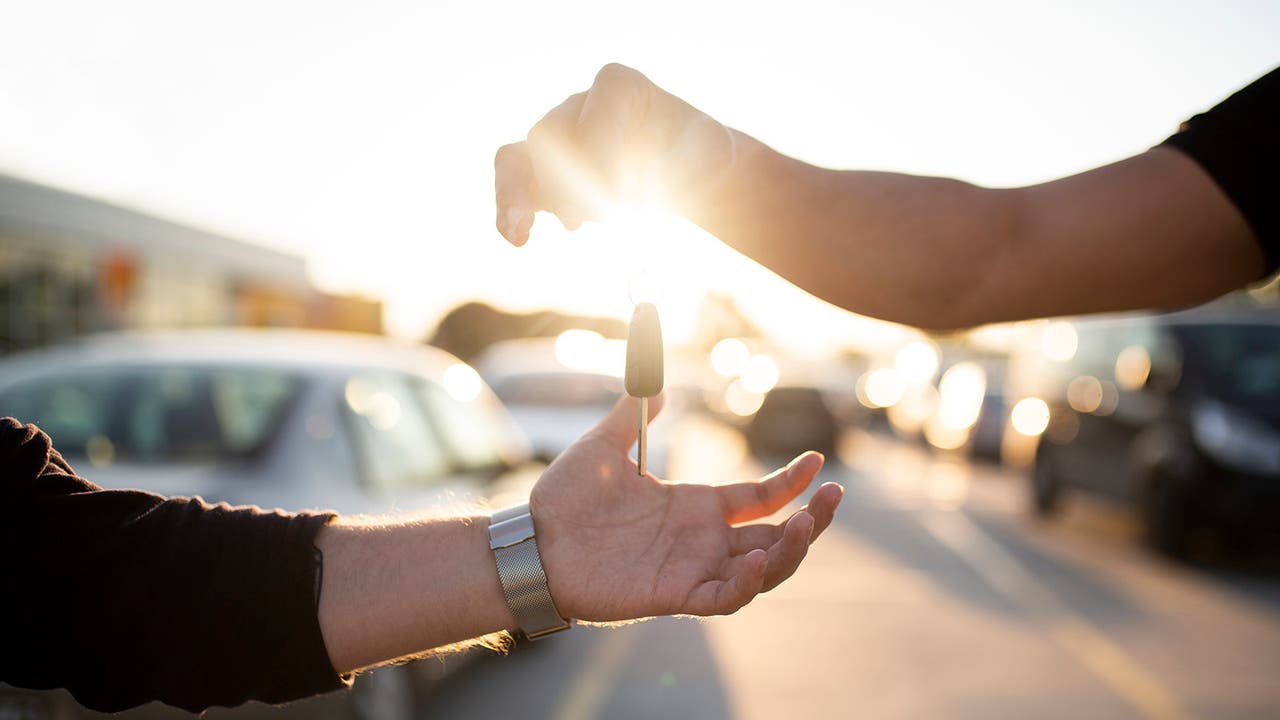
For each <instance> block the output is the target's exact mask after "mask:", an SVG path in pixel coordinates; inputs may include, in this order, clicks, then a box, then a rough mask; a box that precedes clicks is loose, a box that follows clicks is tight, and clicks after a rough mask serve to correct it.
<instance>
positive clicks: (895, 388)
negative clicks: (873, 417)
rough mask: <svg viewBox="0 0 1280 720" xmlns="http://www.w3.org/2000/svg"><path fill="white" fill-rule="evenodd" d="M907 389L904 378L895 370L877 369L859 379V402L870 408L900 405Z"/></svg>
mask: <svg viewBox="0 0 1280 720" xmlns="http://www.w3.org/2000/svg"><path fill="white" fill-rule="evenodd" d="M906 389H907V387H906V383H904V382H903V381H902V376H901V375H900V374H899V373H898V371H897V370H895V369H893V368H876V369H875V370H872V371H871V372H869V373H866V374H865V375H863V376H862V377H860V378H858V400H860V401H861V402H862V404H863V405H866V406H867V407H870V408H886V407H892V406H893V405H896V404H898V402H899V401H901V400H902V395H903V393H905V392H906Z"/></svg>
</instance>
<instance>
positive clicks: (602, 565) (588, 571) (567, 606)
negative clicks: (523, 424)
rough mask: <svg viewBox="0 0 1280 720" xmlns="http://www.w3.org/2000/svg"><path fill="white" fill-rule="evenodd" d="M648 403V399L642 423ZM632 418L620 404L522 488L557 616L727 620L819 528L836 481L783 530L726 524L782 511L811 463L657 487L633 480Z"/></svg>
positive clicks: (833, 502) (781, 576)
mask: <svg viewBox="0 0 1280 720" xmlns="http://www.w3.org/2000/svg"><path fill="white" fill-rule="evenodd" d="M660 404H661V402H660V400H658V401H656V402H655V401H651V402H650V408H651V415H656V414H657V412H658V409H659V407H658V406H659V405H660ZM638 413H639V403H638V401H637V400H635V399H634V398H631V397H624V398H623V399H622V400H621V401H619V402H618V404H617V405H616V406H614V408H613V410H612V411H611V412H610V413H609V415H608V416H607V417H605V419H604V420H603V421H601V423H600V424H599V425H597V426H596V427H595V428H594V429H593V430H591V431H590V432H588V433H587V434H586V435H584V436H583V437H582V438H581V439H579V440H578V441H577V442H576V443H574V444H573V445H572V446H571V447H570V448H569V449H568V450H566V451H565V452H564V454H562V455H561V456H560V457H559V458H558V459H557V460H556V461H555V462H554V463H552V465H551V467H549V468H548V469H547V470H546V472H545V473H544V474H543V475H542V477H541V478H540V479H539V480H538V483H537V485H535V486H534V489H533V493H532V496H531V498H530V506H531V509H532V512H533V517H534V520H535V522H536V523H537V530H538V547H539V551H540V553H541V555H542V560H543V564H544V567H545V568H546V572H547V579H548V584H549V586H550V589H551V596H552V598H553V599H554V600H555V603H556V606H557V608H558V609H559V610H560V613H561V614H562V615H564V616H566V617H570V618H574V619H578V620H590V621H599V622H604V621H611V620H629V619H633V618H642V617H649V616H653V615H671V614H690V615H727V614H729V613H733V612H735V611H736V610H738V609H739V608H741V607H742V606H744V605H746V604H747V603H748V602H750V601H751V599H752V598H754V597H755V596H756V595H757V594H758V593H761V592H765V591H767V590H770V589H772V588H773V587H775V586H777V585H778V584H779V583H781V582H782V581H783V580H786V579H787V578H788V577H790V576H791V574H792V573H794V572H795V571H796V568H797V567H798V566H799V565H800V561H801V560H803V559H804V556H805V554H806V553H807V552H808V548H809V543H810V542H812V541H813V540H814V539H815V538H817V536H818V535H819V534H821V532H822V531H823V530H824V529H826V527H827V525H828V524H830V523H831V517H832V514H833V513H834V512H835V509H836V506H837V505H839V503H840V498H841V497H842V496H843V494H844V490H843V489H842V488H841V487H840V486H839V485H837V484H835V483H827V484H825V485H823V486H822V487H820V488H819V489H818V490H817V492H815V493H814V496H813V498H812V500H811V501H810V502H809V505H808V506H806V508H805V509H803V510H800V511H797V512H796V513H794V514H792V515H791V517H790V518H788V519H787V520H786V521H785V522H783V523H779V524H777V525H771V524H754V525H743V526H739V527H734V525H735V524H737V523H743V522H747V521H751V520H755V519H758V518H761V517H764V516H766V515H769V514H772V513H773V512H775V511H777V510H779V509H781V508H782V507H783V506H785V505H786V504H787V503H788V502H790V501H791V500H792V499H793V498H795V497H796V496H797V495H798V494H799V493H800V492H801V491H803V490H804V489H805V488H807V487H808V486H809V483H810V481H812V479H813V477H814V475H816V474H817V472H818V470H819V469H820V468H821V467H822V462H823V458H822V455H820V454H818V453H816V452H809V453H805V454H803V455H801V456H800V457H798V458H796V459H795V460H793V461H792V462H791V464H789V465H787V466H786V467H785V468H782V469H780V470H778V471H776V472H774V473H773V474H772V475H769V476H768V477H766V478H764V479H762V480H760V481H759V482H748V483H740V484H736V485H725V486H720V487H713V486H709V485H689V484H673V483H666V482H664V481H662V480H659V479H658V478H656V477H654V476H652V475H645V476H643V477H641V476H639V475H638V474H637V469H636V464H635V462H634V461H632V460H631V458H630V457H629V455H628V452H629V450H630V449H631V446H632V445H633V444H634V443H635V441H636V432H637V422H636V418H637V415H638Z"/></svg>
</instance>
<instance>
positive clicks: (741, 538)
mask: <svg viewBox="0 0 1280 720" xmlns="http://www.w3.org/2000/svg"><path fill="white" fill-rule="evenodd" d="M842 497H844V488H842V487H840V486H839V485H837V484H836V483H825V484H823V486H822V487H820V488H818V491H817V492H815V493H814V494H813V499H812V500H810V501H809V504H808V505H805V506H804V507H802V508H800V509H799V510H797V511H796V514H799V513H801V512H804V513H808V514H809V515H811V516H813V535H812V536H811V537H810V538H809V542H813V541H814V540H817V539H818V538H819V537H820V536H821V535H822V531H823V530H826V529H827V526H829V525H830V524H831V520H832V518H834V517H835V512H836V507H838V506H839V505H840V500H841V498H842ZM791 517H795V515H792V516H791ZM790 519H791V518H787V521H790ZM787 521H784V522H780V523H776V524H775V523H761V524H757V525H742V526H740V527H736V528H731V529H730V530H729V552H731V553H733V554H735V555H741V554H743V553H746V552H750V551H752V550H755V549H756V548H760V549H767V548H768V547H769V546H770V545H773V544H774V543H776V542H778V539H779V538H781V537H782V529H783V528H784V527H785V526H786V524H787Z"/></svg>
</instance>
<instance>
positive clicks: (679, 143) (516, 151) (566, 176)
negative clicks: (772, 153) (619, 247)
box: [494, 64, 734, 245]
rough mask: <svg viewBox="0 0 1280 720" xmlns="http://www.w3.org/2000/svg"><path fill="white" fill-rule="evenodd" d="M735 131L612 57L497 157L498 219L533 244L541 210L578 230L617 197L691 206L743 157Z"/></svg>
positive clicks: (516, 238) (511, 237) (503, 228)
mask: <svg viewBox="0 0 1280 720" xmlns="http://www.w3.org/2000/svg"><path fill="white" fill-rule="evenodd" d="M733 157H734V140H733V135H732V134H731V133H730V131H729V130H728V129H727V128H726V127H725V126H723V125H721V124H720V123H718V122H716V121H715V120H713V119H712V118H711V117H709V116H707V115H706V114H705V113H702V112H700V111H699V110H697V109H696V108H694V107H693V106H691V105H689V104H688V103H686V102H684V101H683V100H681V99H680V98H678V97H676V96H674V95H672V94H670V93H668V92H666V91H664V90H663V89H662V88H660V87H658V86H657V85H654V84H653V83H652V82H650V80H649V78H647V77H645V76H644V75H642V74H640V73H639V72H637V71H635V70H632V69H631V68H629V67H626V66H623V65H617V64H611V65H606V66H604V67H603V68H601V69H600V72H599V73H598V74H597V75H596V78H595V82H594V83H593V84H592V85H591V88H590V89H589V90H587V91H586V92H583V93H578V94H576V95H570V96H569V98H568V99H567V100H565V101H564V102H563V103H561V104H560V105H559V106H558V107H556V108H554V109H552V110H551V112H549V113H547V114H546V116H545V117H543V118H542V120H540V121H539V122H538V124H537V125H534V126H533V128H532V129H531V130H530V131H529V136H528V139H527V140H526V141H525V142H518V143H513V144H511V145H505V146H503V147H502V148H499V150H498V153H497V156H496V157H495V158H494V170H495V175H496V179H495V183H494V184H495V194H496V199H497V210H498V214H497V225H498V231H499V232H501V233H502V235H503V237H505V238H506V239H507V240H508V241H510V242H511V243H512V244H513V245H523V244H524V243H525V242H527V241H528V239H529V230H530V229H531V228H532V227H533V215H534V212H535V211H538V210H549V211H550V212H553V213H555V214H556V215H557V216H558V217H559V218H560V221H561V222H562V223H563V224H564V226H565V227H566V228H568V229H570V230H573V229H575V228H577V227H578V226H579V225H580V224H581V223H582V222H583V221H584V220H590V219H597V218H599V217H600V216H601V215H602V214H603V213H605V212H607V210H608V208H609V207H611V206H613V205H614V204H617V203H624V204H626V203H637V202H643V201H651V200H656V201H659V202H663V201H665V202H667V203H676V204H683V203H687V202H690V201H692V200H694V199H696V198H699V197H701V196H702V195H705V194H706V193H707V192H708V191H709V190H710V189H711V188H712V187H713V186H714V185H715V184H716V182H717V181H718V179H719V178H722V177H723V176H724V175H725V173H726V172H727V171H728V169H729V167H730V166H731V165H732V163H733Z"/></svg>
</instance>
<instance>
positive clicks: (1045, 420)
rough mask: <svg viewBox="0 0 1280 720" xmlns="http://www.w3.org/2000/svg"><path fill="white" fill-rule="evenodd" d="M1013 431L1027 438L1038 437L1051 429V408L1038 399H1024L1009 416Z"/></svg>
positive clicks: (1014, 407)
mask: <svg viewBox="0 0 1280 720" xmlns="http://www.w3.org/2000/svg"><path fill="white" fill-rule="evenodd" d="M1009 419H1010V421H1011V422H1012V423H1013V429H1014V430H1017V431H1018V432H1019V433H1021V434H1023V435H1026V436H1027V437H1036V436H1037V435H1039V434H1040V433H1042V432H1044V430H1045V428H1047V427H1049V406H1048V405H1047V404H1045V401H1043V400H1041V399H1040V398H1038V397H1028V398H1022V399H1021V400H1019V401H1018V404H1016V405H1014V406H1013V412H1012V413H1010V415H1009Z"/></svg>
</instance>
